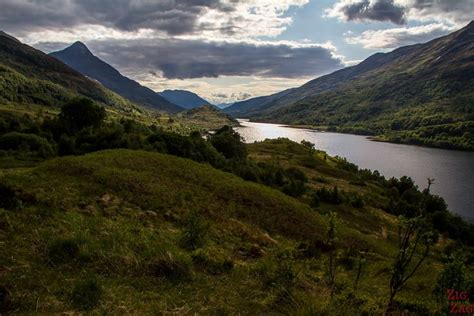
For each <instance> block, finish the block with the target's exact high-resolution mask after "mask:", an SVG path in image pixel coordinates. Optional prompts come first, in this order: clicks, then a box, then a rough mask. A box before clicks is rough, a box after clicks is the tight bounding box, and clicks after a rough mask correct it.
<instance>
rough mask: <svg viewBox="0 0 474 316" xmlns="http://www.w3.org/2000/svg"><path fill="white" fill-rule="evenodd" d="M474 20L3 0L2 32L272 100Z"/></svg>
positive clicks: (450, 11) (148, 77) (426, 7)
mask: <svg viewBox="0 0 474 316" xmlns="http://www.w3.org/2000/svg"><path fill="white" fill-rule="evenodd" d="M473 17H474V0H0V30H3V31H6V32H7V33H10V34H11V35H13V36H16V37H17V38H19V39H20V40H21V41H23V42H25V43H27V44H30V45H33V46H35V47H36V48H39V49H41V50H43V51H45V52H51V51H55V50H59V49H62V48H64V47H66V46H68V45H70V44H72V43H73V42H75V41H77V40H80V41H83V42H84V43H85V44H86V45H87V46H88V47H89V48H90V49H91V50H92V52H93V53H94V54H95V55H97V56H99V57H100V58H102V59H103V60H105V61H106V62H108V63H110V64H111V65H113V66H114V67H116V68H117V69H118V70H119V71H121V72H122V73H123V74H125V75H126V76H129V77H131V78H132V79H135V80H137V81H139V82H140V83H142V84H144V85H146V86H148V87H150V88H152V89H154V90H156V91H161V90H164V89H187V90H191V91H193V92H196V93H198V94H200V95H201V96H203V97H205V98H207V99H209V100H210V101H212V102H214V103H223V102H233V101H237V100H242V99H246V98H249V97H254V96H260V95H267V94H270V93H274V92H278V91H281V90H283V89H286V88H289V87H295V86H298V85H301V84H303V83H304V82H306V81H308V80H309V79H313V78H315V77H318V76H321V75H323V74H327V73H330V72H332V71H334V70H336V69H339V68H342V67H345V66H347V65H352V64H354V63H357V62H358V61H360V60H363V59H365V58H367V57H368V56H369V55H371V54H373V53H375V52H378V51H389V50H391V49H393V48H396V47H399V46H403V45H409V44H413V43H418V42H425V41H428V40H430V39H433V38H435V37H439V36H442V35H445V34H447V33H449V32H452V31H453V30H456V29H459V28H461V27H463V26H464V25H466V24H467V23H469V22H470V19H472V18H473Z"/></svg>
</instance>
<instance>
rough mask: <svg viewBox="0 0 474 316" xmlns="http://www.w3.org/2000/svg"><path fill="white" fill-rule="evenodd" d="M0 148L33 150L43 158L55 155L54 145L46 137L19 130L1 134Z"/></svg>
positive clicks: (33, 152)
mask: <svg viewBox="0 0 474 316" xmlns="http://www.w3.org/2000/svg"><path fill="white" fill-rule="evenodd" d="M0 149H3V150H17V151H26V152H31V153H32V154H34V155H37V156H40V157H42V158H47V157H51V156H53V155H54V150H53V147H52V146H51V144H49V142H48V141H47V140H46V139H45V138H43V137H40V136H37V135H34V134H25V133H18V132H11V133H7V134H4V135H2V136H0Z"/></svg>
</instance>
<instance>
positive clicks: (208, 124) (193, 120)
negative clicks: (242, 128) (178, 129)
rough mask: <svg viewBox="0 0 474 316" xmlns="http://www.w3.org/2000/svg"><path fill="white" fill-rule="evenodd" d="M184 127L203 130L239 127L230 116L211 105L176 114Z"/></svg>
mask: <svg viewBox="0 0 474 316" xmlns="http://www.w3.org/2000/svg"><path fill="white" fill-rule="evenodd" d="M178 118H180V120H181V121H183V122H184V123H185V125H186V126H189V127H195V128H198V129H203V130H216V129H219V128H221V127H223V126H224V125H228V126H239V122H237V120H236V119H234V118H233V117H232V116H230V115H228V114H226V113H224V112H222V111H221V110H219V109H218V108H216V107H215V106H213V105H203V106H200V107H197V108H194V109H190V110H187V111H184V112H181V113H179V114H178Z"/></svg>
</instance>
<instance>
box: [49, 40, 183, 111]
mask: <svg viewBox="0 0 474 316" xmlns="http://www.w3.org/2000/svg"><path fill="white" fill-rule="evenodd" d="M50 55H51V56H53V57H55V58H57V59H59V60H60V61H62V62H64V63H65V64H66V65H68V66H70V67H71V68H74V69H75V70H77V71H79V72H80V73H82V74H83V75H85V76H87V77H89V78H92V79H95V80H97V81H99V82H100V83H101V84H103V85H104V86H105V87H107V88H109V89H110V90H112V91H114V92H116V93H118V94H120V95H121V96H123V97H125V98H127V99H129V100H131V101H133V102H135V103H137V104H140V105H143V106H146V107H148V108H151V109H155V110H160V111H166V112H170V113H177V112H180V111H182V110H183V108H181V107H180V106H178V105H176V104H173V103H171V102H169V101H168V100H166V99H165V98H163V97H162V96H160V95H159V94H158V93H156V92H154V91H153V90H151V89H149V88H147V87H144V86H142V85H140V84H139V83H138V82H136V81H134V80H131V79H129V78H127V77H125V76H123V75H122V74H121V73H120V72H118V71H117V70H116V69H115V68H113V67H112V66H110V65H109V64H107V63H106V62H104V61H102V60H101V59H99V58H98V57H96V56H94V55H93V54H92V53H91V51H90V50H89V49H88V48H87V46H86V45H84V44H83V43H81V42H76V43H74V44H73V45H71V46H69V47H68V48H66V49H64V50H62V51H58V52H54V53H51V54H50Z"/></svg>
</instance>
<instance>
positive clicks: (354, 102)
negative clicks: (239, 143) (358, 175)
mask: <svg viewBox="0 0 474 316" xmlns="http://www.w3.org/2000/svg"><path fill="white" fill-rule="evenodd" d="M473 87H474V22H471V23H470V24H469V25H467V26H466V27H464V28H463V29H461V30H459V31H456V32H454V33H451V34H449V35H447V36H444V37H441V38H437V39H434V40H432V41H430V42H428V43H424V44H416V45H411V46H406V47H401V48H398V49H396V50H394V51H392V52H389V53H377V54H375V55H372V56H370V57H369V58H367V59H366V60H364V61H363V62H361V63H360V64H358V65H356V66H353V67H347V68H345V69H342V70H339V71H336V72H334V73H332V74H329V75H326V76H322V77H320V78H317V79H314V80H312V81H310V82H308V83H306V84H304V85H303V86H301V87H299V88H296V89H290V90H286V91H283V92H280V93H277V94H274V95H271V96H267V97H259V98H254V99H250V100H247V101H243V102H238V103H235V104H234V105H233V106H231V107H229V108H227V109H225V112H226V113H229V114H232V115H233V116H235V117H242V118H250V119H253V120H256V121H265V122H277V123H284V124H295V125H312V126H318V127H322V128H327V129H329V130H335V131H341V132H350V133H358V134H367V135H378V136H380V137H379V139H381V140H389V141H394V142H402V143H413V144H423V145H428V146H435V147H444V148H458V149H468V150H474V88H473Z"/></svg>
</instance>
